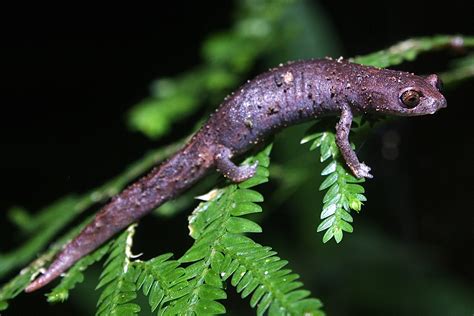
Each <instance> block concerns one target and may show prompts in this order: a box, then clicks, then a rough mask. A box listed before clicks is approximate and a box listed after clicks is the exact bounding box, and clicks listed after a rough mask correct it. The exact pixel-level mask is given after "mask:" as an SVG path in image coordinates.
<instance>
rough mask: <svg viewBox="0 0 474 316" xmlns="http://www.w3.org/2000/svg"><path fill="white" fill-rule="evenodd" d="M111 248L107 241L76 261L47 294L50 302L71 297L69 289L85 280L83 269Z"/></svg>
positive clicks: (62, 300) (61, 300) (98, 259)
mask: <svg viewBox="0 0 474 316" xmlns="http://www.w3.org/2000/svg"><path fill="white" fill-rule="evenodd" d="M109 248H110V243H107V244H106V245H104V246H102V247H101V248H99V249H97V250H96V251H94V252H93V253H91V254H89V255H87V256H85V257H83V258H82V259H81V260H79V261H78V262H76V263H75V264H74V265H73V266H72V268H71V269H69V270H68V272H67V273H66V275H65V276H64V277H63V278H62V279H61V283H59V285H58V286H56V287H55V288H54V289H53V290H52V291H51V292H50V293H48V294H46V296H47V297H48V302H50V303H56V302H64V301H65V300H67V299H68V298H69V291H70V290H72V289H74V288H75V287H76V284H77V283H81V282H82V281H84V274H83V271H84V270H86V269H87V268H88V267H89V266H90V265H92V264H94V263H95V262H97V261H100V260H101V259H102V257H103V256H105V255H106V254H107V252H108V251H109Z"/></svg>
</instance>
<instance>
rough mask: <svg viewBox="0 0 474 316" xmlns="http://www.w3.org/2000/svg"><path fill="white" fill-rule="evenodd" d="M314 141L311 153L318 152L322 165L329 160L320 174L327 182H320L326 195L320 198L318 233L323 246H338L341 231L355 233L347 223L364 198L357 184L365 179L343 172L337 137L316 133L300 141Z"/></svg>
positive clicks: (362, 188) (362, 191)
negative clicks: (321, 235)
mask: <svg viewBox="0 0 474 316" xmlns="http://www.w3.org/2000/svg"><path fill="white" fill-rule="evenodd" d="M310 141H313V144H312V145H311V147H310V150H315V149H316V148H319V149H320V152H321V159H320V160H321V162H324V161H326V160H328V159H330V163H329V164H328V165H327V166H326V167H325V168H324V169H323V171H322V172H321V175H323V176H326V179H325V180H324V181H323V182H322V183H321V185H320V187H319V190H320V191H322V190H326V189H327V192H326V194H325V196H324V198H323V209H322V211H321V219H322V220H323V221H322V222H321V223H320V224H319V226H318V229H317V231H318V232H322V231H326V232H325V234H324V236H323V242H324V243H326V242H328V241H329V240H331V238H334V240H335V241H336V242H337V243H340V242H341V241H342V238H343V232H348V233H352V231H353V230H354V229H353V227H352V225H351V224H350V223H352V222H353V218H352V216H351V214H350V211H351V210H355V211H357V212H359V211H360V210H361V208H362V202H365V201H366V200H367V199H366V197H365V196H364V195H363V193H364V187H362V186H361V185H360V184H358V183H363V182H364V179H357V178H355V177H354V176H353V175H352V174H350V173H349V172H347V171H346V168H345V163H344V161H342V160H341V159H340V157H339V149H338V147H337V145H336V136H335V134H334V133H333V132H329V131H324V132H315V133H311V134H310V135H308V136H306V137H305V138H303V139H302V141H301V143H307V142H310Z"/></svg>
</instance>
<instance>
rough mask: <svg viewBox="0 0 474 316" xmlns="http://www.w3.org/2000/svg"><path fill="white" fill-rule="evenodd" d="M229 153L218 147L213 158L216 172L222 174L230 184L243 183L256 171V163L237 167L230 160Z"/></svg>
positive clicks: (226, 149)
mask: <svg viewBox="0 0 474 316" xmlns="http://www.w3.org/2000/svg"><path fill="white" fill-rule="evenodd" d="M231 157H232V153H231V151H230V150H229V149H228V148H226V147H220V149H219V151H218V153H217V154H216V156H215V160H216V166H217V171H218V172H220V173H222V174H223V175H224V177H226V178H229V179H230V180H231V181H232V182H236V183H239V182H243V181H245V180H247V179H249V178H251V177H253V176H254V174H255V171H256V170H257V162H255V163H254V164H252V165H247V166H240V167H239V166H237V165H235V164H234V163H233V162H232V161H231V160H230V158H231Z"/></svg>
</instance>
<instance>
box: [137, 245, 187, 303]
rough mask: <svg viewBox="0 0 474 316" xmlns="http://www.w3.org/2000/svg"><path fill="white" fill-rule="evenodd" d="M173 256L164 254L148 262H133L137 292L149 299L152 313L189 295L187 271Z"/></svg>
mask: <svg viewBox="0 0 474 316" xmlns="http://www.w3.org/2000/svg"><path fill="white" fill-rule="evenodd" d="M171 256H172V254H164V255H161V256H158V257H156V258H153V259H151V260H148V261H145V262H143V261H134V262H132V269H134V272H133V275H134V276H133V280H134V282H135V284H136V286H137V291H138V290H140V289H141V290H142V291H143V294H144V295H145V296H147V297H148V303H149V305H150V308H151V311H152V312H154V311H155V310H156V309H157V308H159V310H162V307H163V304H165V303H166V302H168V301H171V300H175V299H178V298H180V297H182V296H183V295H186V294H188V289H189V284H188V282H187V279H188V275H186V270H185V269H184V268H182V267H180V263H179V262H178V261H176V260H169V259H170V258H171Z"/></svg>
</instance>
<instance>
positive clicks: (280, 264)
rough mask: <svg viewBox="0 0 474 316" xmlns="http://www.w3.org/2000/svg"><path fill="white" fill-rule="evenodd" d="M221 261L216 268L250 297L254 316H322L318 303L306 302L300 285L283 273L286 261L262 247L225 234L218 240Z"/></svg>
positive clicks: (240, 237) (239, 290) (305, 294)
mask: <svg viewBox="0 0 474 316" xmlns="http://www.w3.org/2000/svg"><path fill="white" fill-rule="evenodd" d="M221 245H222V246H223V253H224V254H225V257H224V258H223V260H222V261H221V264H220V265H219V266H218V267H217V268H218V269H219V270H220V271H221V273H220V275H221V276H222V278H223V279H224V280H226V279H228V278H230V277H231V276H232V279H231V284H232V285H233V286H235V287H236V289H237V292H238V293H241V296H242V298H246V297H247V296H249V295H250V294H252V296H251V298H250V306H252V307H253V308H255V307H257V315H263V314H264V313H265V311H267V310H268V311H269V315H324V313H323V312H322V311H321V310H320V308H321V307H322V304H321V302H320V301H319V300H318V299H314V298H308V296H309V295H310V292H309V291H307V290H303V289H300V288H301V287H302V286H303V283H301V282H299V281H297V280H298V278H299V276H298V275H297V274H294V273H292V271H291V270H290V269H283V268H284V267H285V266H286V265H287V264H288V261H286V260H282V259H280V258H279V257H277V256H276V252H275V251H272V249H271V248H270V247H263V246H261V245H259V244H257V243H255V242H254V241H252V240H251V239H250V238H248V237H245V236H241V235H234V234H227V235H225V236H224V237H223V238H222V240H221Z"/></svg>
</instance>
